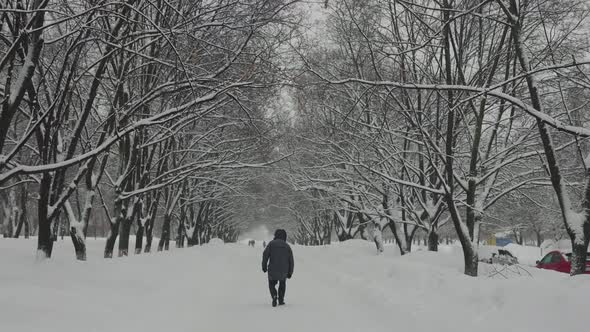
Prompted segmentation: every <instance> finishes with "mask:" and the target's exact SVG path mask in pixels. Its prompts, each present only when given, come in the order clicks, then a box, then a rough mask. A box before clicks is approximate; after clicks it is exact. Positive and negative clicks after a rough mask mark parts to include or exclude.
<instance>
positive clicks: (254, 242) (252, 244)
mask: <svg viewBox="0 0 590 332" xmlns="http://www.w3.org/2000/svg"><path fill="white" fill-rule="evenodd" d="M248 245H249V246H250V247H254V246H255V245H256V241H255V240H250V241H248Z"/></svg>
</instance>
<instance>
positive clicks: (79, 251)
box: [70, 227, 86, 261]
mask: <svg viewBox="0 0 590 332" xmlns="http://www.w3.org/2000/svg"><path fill="white" fill-rule="evenodd" d="M70 237H71V238H72V243H73V244H74V252H75V253H76V259H77V260H80V261H85V260H86V243H85V242H84V241H80V240H79V239H78V233H77V232H76V229H75V228H74V227H71V228H70Z"/></svg>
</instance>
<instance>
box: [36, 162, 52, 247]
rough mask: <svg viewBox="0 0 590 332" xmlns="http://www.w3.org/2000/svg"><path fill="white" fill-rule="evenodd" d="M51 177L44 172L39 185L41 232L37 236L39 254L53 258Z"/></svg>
mask: <svg viewBox="0 0 590 332" xmlns="http://www.w3.org/2000/svg"><path fill="white" fill-rule="evenodd" d="M50 181H51V177H50V176H49V174H47V173H46V174H43V176H42V177H41V183H40V185H39V204H38V211H37V212H38V218H39V230H38V231H39V234H38V237H37V255H38V256H41V257H45V258H51V252H52V251H53V237H52V231H51V221H50V220H49V219H48V215H47V214H48V211H47V210H48V209H47V207H48V206H49V204H48V203H49V184H50Z"/></svg>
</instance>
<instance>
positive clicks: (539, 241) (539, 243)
mask: <svg viewBox="0 0 590 332" xmlns="http://www.w3.org/2000/svg"><path fill="white" fill-rule="evenodd" d="M535 235H536V236H537V247H540V246H541V243H543V236H542V235H541V232H539V231H535Z"/></svg>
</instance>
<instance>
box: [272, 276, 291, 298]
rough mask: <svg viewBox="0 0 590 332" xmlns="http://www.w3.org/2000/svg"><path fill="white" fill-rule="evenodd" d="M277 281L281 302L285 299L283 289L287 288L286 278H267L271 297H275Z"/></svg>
mask: <svg viewBox="0 0 590 332" xmlns="http://www.w3.org/2000/svg"><path fill="white" fill-rule="evenodd" d="M277 282H278V283H279V301H281V302H282V301H283V300H284V299H285V291H286V290H287V280H270V279H269V280H268V288H269V289H270V296H272V298H273V299H274V298H276V297H277V289H276V285H277Z"/></svg>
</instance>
